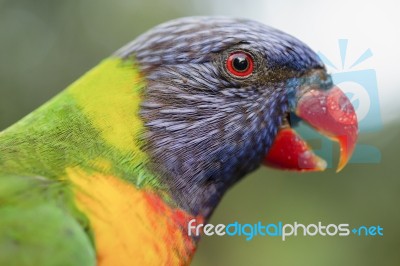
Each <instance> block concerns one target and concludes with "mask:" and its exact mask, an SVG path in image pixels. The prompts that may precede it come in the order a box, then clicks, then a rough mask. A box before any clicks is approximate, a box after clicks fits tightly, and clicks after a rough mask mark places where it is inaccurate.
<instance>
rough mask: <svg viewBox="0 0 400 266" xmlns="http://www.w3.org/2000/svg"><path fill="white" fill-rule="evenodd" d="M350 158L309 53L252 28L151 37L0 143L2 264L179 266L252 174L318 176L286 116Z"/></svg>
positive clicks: (320, 71)
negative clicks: (277, 171)
mask: <svg viewBox="0 0 400 266" xmlns="http://www.w3.org/2000/svg"><path fill="white" fill-rule="evenodd" d="M291 114H295V115H296V119H302V120H304V121H305V122H307V123H309V124H310V125H311V126H312V127H314V128H316V129H317V130H319V131H320V132H322V133H323V134H324V135H326V136H328V137H330V138H332V139H334V140H337V141H338V142H339V144H340V147H341V151H342V155H341V159H340V162H339V168H340V169H341V168H343V166H344V165H345V164H346V162H347V161H348V159H349V157H350V155H351V153H352V151H353V149H354V147H355V143H356V138H357V118H356V115H355V111H354V109H353V107H352V105H351V103H350V101H349V100H348V99H347V98H346V96H345V95H344V94H343V92H341V91H340V90H339V89H338V88H337V87H335V86H334V85H333V84H332V80H331V78H330V76H329V75H328V74H327V72H326V70H325V67H324V65H323V63H322V62H321V60H320V59H319V58H318V56H317V55H316V54H315V53H314V52H313V51H312V50H311V49H310V48H309V47H307V46H306V45H305V44H304V43H302V42H301V41H299V40H297V39H296V38H294V37H292V36H290V35H288V34H286V33H283V32H281V31H279V30H276V29H274V28H271V27H267V26H265V25H263V24H260V23H258V22H255V21H251V20H243V19H231V18H214V17H194V18H193V17H192V18H183V19H177V20H174V21H171V22H167V23H165V24H162V25H160V26H157V27H155V28H153V29H152V30H150V31H148V32H147V33H145V34H143V35H141V36H140V37H138V38H137V39H135V40H134V41H133V42H131V43H129V44H128V45H126V46H125V47H123V48H122V49H120V50H118V51H117V52H116V53H114V54H113V55H112V56H111V57H109V58H107V59H105V60H104V61H102V62H101V63H100V64H99V65H98V66H96V67H95V68H94V69H92V70H91V71H89V72H88V73H86V74H85V75H84V76H83V77H82V78H80V79H79V80H78V81H76V82H75V83H73V84H72V85H71V86H69V87H68V88H67V89H66V90H65V91H63V92H62V93H61V94H59V95H58V96H56V97H55V98H54V99H52V100H51V101H49V102H48V103H46V104H44V105H43V106H42V107H40V108H39V109H38V110H36V111H34V112H33V113H31V114H29V115H28V116H27V117H25V118H24V119H22V120H21V121H19V122H17V123H16V124H15V125H13V126H11V127H10V128H8V129H6V130H5V131H3V132H1V133H0V265H8V266H10V265H44V266H46V265H102V266H104V265H113V266H115V265H119V266H121V265H158V264H162V265H182V264H188V263H189V262H190V260H191V257H192V255H193V253H194V251H195V248H196V243H197V240H198V238H195V237H193V236H189V234H188V232H187V223H188V221H189V220H191V219H197V221H207V220H208V218H209V217H210V215H211V213H212V212H213V210H214V208H215V207H216V205H217V204H218V202H219V201H220V199H221V197H222V196H223V194H224V193H225V192H226V190H227V189H228V188H229V187H231V186H232V185H233V184H234V183H235V182H236V181H238V180H239V179H240V178H242V177H243V176H245V175H246V174H247V173H249V172H251V171H253V170H254V169H256V168H257V167H259V166H260V165H261V164H266V165H270V166H273V167H277V168H281V169H291V170H298V171H307V170H310V171H312V170H323V169H324V168H325V163H324V161H323V160H322V159H320V158H319V157H317V156H316V155H315V154H314V153H313V152H312V151H311V149H310V148H309V147H308V146H307V144H306V143H305V141H303V140H302V139H301V137H300V136H299V135H297V134H296V133H295V131H294V129H292V127H291V124H292V123H293V119H291V118H292V117H293V116H291Z"/></svg>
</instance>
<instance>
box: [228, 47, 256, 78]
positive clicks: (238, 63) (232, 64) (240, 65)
mask: <svg viewBox="0 0 400 266" xmlns="http://www.w3.org/2000/svg"><path fill="white" fill-rule="evenodd" d="M226 68H227V69H228V71H229V72H230V73H231V74H232V75H234V76H238V77H247V76H250V75H251V73H253V70H254V62H253V58H252V57H251V56H250V55H249V54H247V53H245V52H235V53H232V54H231V55H230V56H229V57H228V60H227V61H226Z"/></svg>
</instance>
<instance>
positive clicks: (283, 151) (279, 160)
mask: <svg viewBox="0 0 400 266" xmlns="http://www.w3.org/2000/svg"><path fill="white" fill-rule="evenodd" d="M295 112H296V115H297V116H298V117H300V118H301V119H302V120H304V121H305V122H306V123H308V124H309V125H310V126H311V127H313V128H315V129H316V130H317V131H318V132H320V133H321V134H323V135H325V136H326V137H328V138H330V139H332V140H333V141H336V142H338V143H339V145H340V159H339V165H338V168H337V172H339V171H340V170H342V169H343V168H344V167H345V166H346V164H347V162H348V161H349V159H350V158H351V154H352V153H353V150H354V148H355V146H356V142H357V132H358V123H357V116H356V113H355V111H354V107H353V105H352V104H351V102H350V100H349V99H348V98H347V97H346V95H345V94H344V93H343V92H342V91H341V90H340V89H339V88H338V87H336V86H334V87H332V88H331V89H329V90H321V89H319V88H315V89H314V88H312V89H309V90H307V92H306V93H304V94H303V95H301V96H300V97H299V98H298V101H297V107H296V110H295ZM264 164H266V165H268V166H272V167H276V168H280V169H287V170H296V171H322V170H324V169H325V168H326V162H325V161H324V160H323V159H321V158H320V157H318V156H317V155H315V154H314V152H313V151H312V150H311V148H310V147H309V146H308V145H307V143H306V142H305V141H304V140H303V139H302V138H301V137H300V136H299V135H298V134H297V133H296V132H295V131H294V130H293V129H292V128H290V127H289V126H288V125H286V126H283V127H282V128H281V129H280V130H279V131H278V134H277V136H276V138H275V140H274V143H273V144H272V146H271V148H270V149H269V151H268V153H267V155H266V157H265V159H264Z"/></svg>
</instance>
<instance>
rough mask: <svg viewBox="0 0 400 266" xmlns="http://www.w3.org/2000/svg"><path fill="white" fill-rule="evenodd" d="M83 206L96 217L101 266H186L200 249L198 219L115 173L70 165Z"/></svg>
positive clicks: (92, 218) (93, 223)
mask: <svg viewBox="0 0 400 266" xmlns="http://www.w3.org/2000/svg"><path fill="white" fill-rule="evenodd" d="M68 175H69V177H70V179H71V181H72V183H73V184H74V194H75V198H76V204H77V206H78V208H79V209H80V210H81V211H82V212H83V213H85V214H86V215H87V217H88V218H89V220H90V224H91V229H92V232H93V235H94V240H95V248H96V252H97V258H98V265H100V266H115V265H119V266H124V265H185V264H188V263H189V262H190V259H191V257H192V255H193V253H194V250H195V244H194V242H193V241H192V239H190V238H189V237H188V236H187V233H186V232H187V231H186V229H185V227H186V225H187V221H189V220H190V219H192V217H190V216H189V215H188V214H187V213H185V212H184V211H182V210H180V209H173V208H171V207H170V206H168V205H167V204H166V203H165V202H163V201H162V199H161V198H159V197H158V196H157V195H156V194H154V193H152V192H148V191H144V190H138V189H137V188H135V187H133V186H132V185H130V184H128V183H126V182H124V181H122V180H120V179H119V178H116V177H113V176H104V175H101V174H92V175H90V176H89V175H87V174H86V173H85V172H83V171H80V170H76V169H70V170H68Z"/></svg>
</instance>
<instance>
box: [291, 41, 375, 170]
mask: <svg viewBox="0 0 400 266" xmlns="http://www.w3.org/2000/svg"><path fill="white" fill-rule="evenodd" d="M338 43H339V52H340V59H341V60H340V61H341V65H340V67H338V66H336V65H335V64H333V63H332V61H331V60H329V59H328V58H327V57H326V56H325V55H324V54H323V53H321V52H319V53H318V56H319V57H320V58H321V60H322V61H323V62H324V63H325V65H326V66H327V67H328V68H329V70H330V72H331V76H332V80H333V82H334V84H335V85H337V86H338V87H339V88H340V89H341V90H342V91H343V92H344V93H345V94H346V96H347V97H348V98H349V99H350V101H351V103H352V104H353V106H354V108H355V111H356V113H357V119H358V126H359V132H360V133H361V134H362V133H363V132H376V131H379V130H381V129H382V127H383V126H382V120H381V114H380V106H379V95H378V84H377V76H376V71H375V70H374V69H364V70H353V68H354V67H356V66H359V65H360V64H361V63H363V62H365V61H366V60H367V59H369V58H371V57H372V56H373V54H372V51H371V49H367V50H366V51H365V52H363V53H361V55H360V56H359V57H358V59H357V60H355V61H354V62H352V63H350V64H347V62H346V56H347V45H348V40H347V39H340V40H339V41H338ZM297 131H298V132H299V133H300V134H301V135H302V136H303V137H304V138H305V139H306V140H308V141H310V140H312V141H313V142H314V143H317V145H318V147H316V149H315V150H314V151H315V152H316V154H318V155H319V156H321V157H323V158H324V159H325V160H326V162H327V163H328V167H332V164H333V144H332V142H331V141H330V140H328V139H326V138H324V137H323V136H321V135H320V134H318V133H317V132H315V131H313V130H311V129H310V128H308V127H306V126H305V125H303V124H302V123H301V124H300V126H299V128H298V130H297ZM380 160H381V153H380V151H379V149H377V148H376V147H374V146H371V145H367V144H362V143H357V146H356V148H355V150H354V153H353V156H352V158H351V159H350V161H349V163H359V164H360V163H379V162H380Z"/></svg>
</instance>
